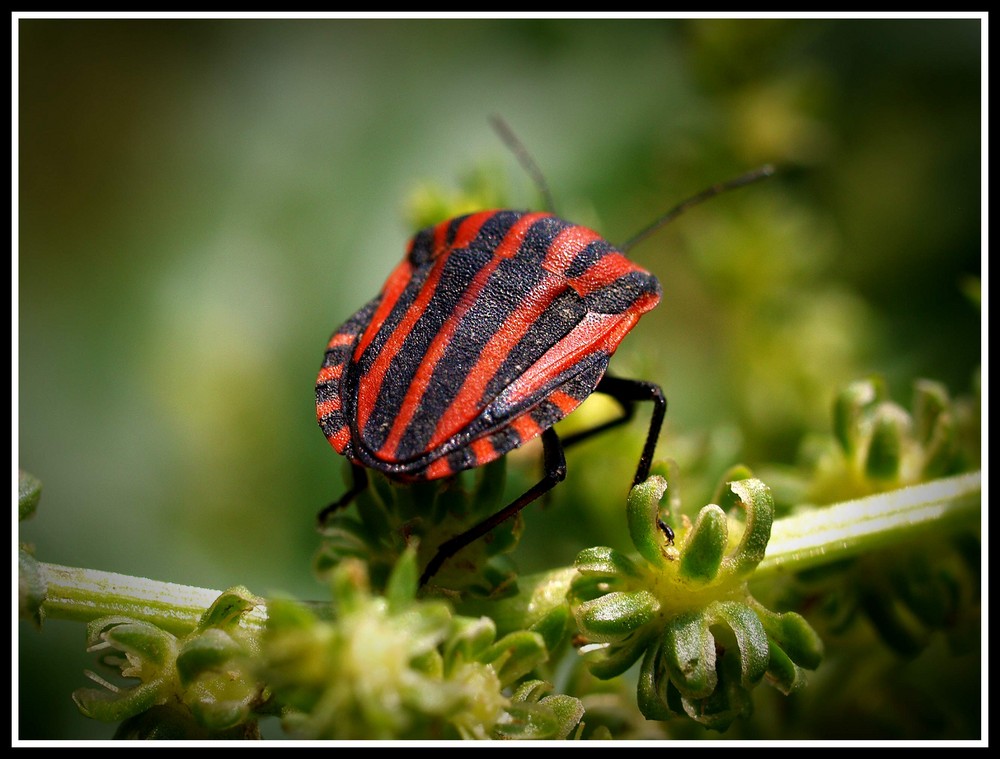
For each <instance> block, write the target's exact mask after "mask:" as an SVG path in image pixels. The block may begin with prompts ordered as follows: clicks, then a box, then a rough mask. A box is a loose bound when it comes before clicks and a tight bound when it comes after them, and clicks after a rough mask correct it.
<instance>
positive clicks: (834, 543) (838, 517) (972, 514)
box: [753, 472, 982, 580]
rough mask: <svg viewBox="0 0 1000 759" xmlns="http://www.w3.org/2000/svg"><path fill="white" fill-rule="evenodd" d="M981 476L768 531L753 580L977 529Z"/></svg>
mask: <svg viewBox="0 0 1000 759" xmlns="http://www.w3.org/2000/svg"><path fill="white" fill-rule="evenodd" d="M981 501H982V473H981V472H969V473H967V474H961V475H957V476H955V477H944V478H941V479H937V480H933V481H931V482H927V483H924V484H922V485H913V486H911V487H906V488H900V489H898V490H890V491H887V492H885V493H878V494H877V495H872V496H868V497H866V498H858V499H856V500H853V501H844V502H842V503H838V504H834V505H831V506H826V507H823V508H816V509H807V510H804V511H802V512H801V513H798V514H794V515H792V516H788V517H784V518H783V519H779V520H777V521H776V522H775V523H774V526H773V527H772V528H771V540H770V542H769V543H768V544H767V553H766V554H765V556H764V560H763V561H762V562H761V563H760V564H758V565H757V569H756V570H755V571H754V574H753V579H754V580H758V579H762V578H767V577H769V576H773V575H777V574H787V573H788V572H798V571H801V570H804V569H809V568H810V567H814V566H817V565H819V564H829V563H832V562H836V561H841V560H843V559H849V558H853V557H855V556H858V555H860V554H863V553H867V552H869V551H875V550H878V549H880V548H885V547H887V546H890V545H896V544H899V543H903V542H907V541H910V540H913V539H914V538H915V537H918V536H920V535H930V536H940V535H945V534H948V533H951V532H954V531H955V530H958V529H963V528H966V527H968V526H969V525H978V524H979V518H980V513H981Z"/></svg>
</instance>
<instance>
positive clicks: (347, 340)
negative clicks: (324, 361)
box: [326, 332, 356, 350]
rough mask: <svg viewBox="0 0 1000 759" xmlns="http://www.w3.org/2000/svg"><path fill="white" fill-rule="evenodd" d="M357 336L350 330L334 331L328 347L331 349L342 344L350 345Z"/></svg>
mask: <svg viewBox="0 0 1000 759" xmlns="http://www.w3.org/2000/svg"><path fill="white" fill-rule="evenodd" d="M355 337H356V335H352V334H351V333H350V332H334V333H333V335H332V336H331V337H330V342H328V343H327V344H326V349H327V350H331V349H333V348H339V347H340V346H342V345H350V344H351V343H353V342H354V338H355Z"/></svg>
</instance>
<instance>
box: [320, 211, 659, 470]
mask: <svg viewBox="0 0 1000 759" xmlns="http://www.w3.org/2000/svg"><path fill="white" fill-rule="evenodd" d="M660 294H661V291H660V285H659V282H658V281H657V279H656V277H654V276H653V275H652V274H650V273H649V272H647V271H645V270H644V269H642V268H640V267H638V266H636V265H635V264H633V263H632V262H631V261H629V260H628V259H627V258H626V257H625V256H624V255H622V254H621V253H620V252H619V251H617V250H615V248H614V247H613V246H611V244H610V243H608V242H607V241H606V240H604V239H603V238H601V237H600V235H598V234H597V233H596V232H593V231H592V230H590V229H587V228H586V227H581V226H579V225H576V224H572V223H570V222H567V221H564V220H562V219H559V218H557V217H555V216H552V215H551V214H547V213H529V212H523V211H507V210H505V211H484V212H481V213H476V214H470V215H468V216H461V217H458V218H455V219H451V220H449V221H445V222H442V223H440V224H438V225H436V226H434V227H429V228H427V229H425V230H423V231H421V232H419V233H418V234H417V235H415V236H414V238H413V239H412V240H411V241H410V246H409V250H408V252H407V255H406V257H405V258H404V260H403V261H402V263H400V264H399V265H398V266H397V267H396V269H395V270H394V271H393V273H392V274H391V275H390V277H389V279H388V281H387V282H386V283H385V286H384V287H383V288H382V292H381V293H380V294H379V295H378V297H376V298H375V299H374V300H372V301H371V302H369V303H368V304H367V305H366V306H364V307H363V308H362V309H361V310H360V311H358V312H357V313H356V314H354V316H352V317H351V318H350V319H349V320H348V321H347V323H346V324H344V325H343V326H342V327H341V328H340V329H338V330H337V331H336V332H335V333H334V334H333V336H332V337H331V338H330V342H329V344H328V345H327V351H326V355H325V358H324V361H323V365H322V368H321V369H320V372H319V376H318V377H317V380H316V416H317V419H318V421H319V425H320V428H321V429H322V430H323V433H324V434H325V435H326V437H327V439H328V440H329V442H330V444H331V445H332V446H333V447H334V448H335V449H336V450H337V451H338V452H339V453H341V454H343V455H344V456H346V457H347V458H348V459H350V460H351V461H353V462H354V463H356V464H360V465H362V466H366V467H369V468H373V469H377V470H379V471H382V472H384V473H386V474H387V475H389V476H391V477H395V478H396V479H400V480H420V479H437V478H441V477H447V476H449V475H451V474H454V473H455V472H458V471H461V470H463V469H470V468H473V467H476V466H481V465H483V464H486V463H488V462H489V461H492V460H493V459H495V458H497V457H499V456H502V455H503V454H505V453H507V452H508V451H510V450H512V449H514V448H517V447H518V446H520V445H523V444H524V443H526V442H528V441H529V440H531V439H532V438H534V437H536V436H538V435H539V434H541V432H542V431H543V430H545V429H546V428H548V427H551V426H552V425H553V424H555V423H556V422H557V421H559V420H560V419H562V418H563V417H564V416H566V414H568V413H570V412H571V411H573V409H575V408H576V407H577V406H578V405H579V404H580V403H581V402H582V401H583V400H584V399H585V398H586V397H587V396H588V395H590V393H592V392H593V391H594V388H595V387H596V386H597V383H598V382H599V381H600V379H601V377H603V376H604V372H605V370H606V369H607V366H608V360H609V359H610V357H611V355H612V354H613V353H614V352H615V349H616V348H617V347H618V345H619V343H620V342H621V341H622V340H623V339H624V337H625V335H627V334H628V332H629V331H630V330H631V329H632V327H633V326H635V323H636V322H637V321H638V320H639V317H640V316H641V315H642V314H644V313H645V312H647V311H649V310H650V309H652V308H654V307H655V306H656V304H657V303H659V300H660Z"/></svg>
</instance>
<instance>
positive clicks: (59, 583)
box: [38, 472, 982, 634]
mask: <svg viewBox="0 0 1000 759" xmlns="http://www.w3.org/2000/svg"><path fill="white" fill-rule="evenodd" d="M981 500H982V474H981V473H980V472H971V473H968V474H963V475H958V476H956V477H948V478H942V479H938V480H934V481H933V482H929V483H926V484H923V485H915V486H913V487H909V488H902V489H899V490H893V491H890V492H886V493H880V494H878V495H874V496H869V497H867V498H860V499H857V500H854V501H845V502H843V503H838V504H834V505H832V506H827V507H823V508H816V509H809V510H806V511H803V512H802V513H800V514H795V515H792V516H789V517H784V518H782V519H779V520H778V521H776V522H775V523H774V526H773V528H772V530H771V541H770V542H769V543H768V547H767V553H766V555H765V557H764V560H763V561H762V562H761V563H760V565H758V567H757V569H756V571H755V572H754V575H753V579H754V580H757V579H761V578H766V577H768V576H773V575H777V574H782V573H789V572H797V571H801V570H804V569H808V568H810V567H814V566H817V565H820V564H826V563H831V562H836V561H841V560H843V559H847V558H851V557H853V556H857V555H859V554H861V553H864V552H867V551H872V550H877V549H879V548H884V547H887V546H890V545H894V544H899V543H903V542H906V541H909V540H912V539H914V538H915V537H917V536H919V535H921V534H925V535H928V534H929V535H942V534H947V533H950V532H952V531H954V530H957V529H961V528H965V527H967V526H969V525H976V524H978V520H979V516H980V512H981ZM38 568H39V571H40V573H41V578H42V579H43V580H44V583H45V591H44V601H43V602H42V612H43V614H44V616H45V617H47V618H54V619H68V620H76V621H79V622H88V621H90V620H92V619H97V618H99V617H103V616H108V615H122V616H127V617H131V618H134V619H139V620H143V621H147V622H151V623H153V624H156V625H157V626H159V627H160V628H162V629H164V630H167V631H169V632H172V633H174V634H185V633H188V632H190V631H191V630H193V629H194V628H195V626H196V625H197V623H198V620H199V618H200V617H201V615H202V613H203V612H204V611H205V610H206V609H208V607H209V606H211V604H212V602H213V601H215V599H216V598H218V596H219V595H220V592H221V591H218V590H210V589H206V588H196V587H191V586H187V585H176V584H174V583H166V582H158V581H155V580H148V579H145V578H141V577H130V576H126V575H120V574H114V573H111V572H101V571H98V570H94V569H75V568H72V567H63V566H59V565H57V564H45V563H39V564H38ZM575 574H576V570H575V569H574V568H573V567H560V568H558V569H553V570H549V571H547V572H542V573H538V574H535V575H527V576H524V577H521V578H520V580H519V581H518V584H519V587H520V589H521V592H520V593H518V595H516V596H514V597H512V598H509V599H504V600H502V601H496V602H489V601H478V602H470V603H468V604H466V605H464V606H463V607H462V609H461V611H462V612H463V613H466V614H487V615H489V616H490V617H491V618H493V620H494V621H495V622H496V623H497V627H498V629H499V630H501V631H503V630H515V629H524V628H527V627H530V626H531V625H532V624H534V623H535V622H537V621H539V620H540V619H542V618H543V617H544V616H545V615H546V614H548V613H549V612H550V611H551V610H553V609H554V608H555V607H556V606H558V605H559V604H561V603H563V602H564V601H565V597H566V592H567V591H568V590H569V586H570V583H571V582H572V580H573V577H574V576H575ZM310 606H316V607H319V608H322V605H321V604H310ZM265 619H266V610H265V609H263V608H258V609H254V610H253V611H252V612H250V614H248V615H247V616H246V617H245V619H244V624H248V625H251V626H256V627H259V626H261V625H263V622H264V620H265Z"/></svg>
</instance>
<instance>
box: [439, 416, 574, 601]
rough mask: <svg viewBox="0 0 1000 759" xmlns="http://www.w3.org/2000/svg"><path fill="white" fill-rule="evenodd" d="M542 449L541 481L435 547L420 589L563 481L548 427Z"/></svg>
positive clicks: (562, 462)
mask: <svg viewBox="0 0 1000 759" xmlns="http://www.w3.org/2000/svg"><path fill="white" fill-rule="evenodd" d="M542 446H543V448H542V450H543V452H544V453H543V456H544V463H545V474H544V476H543V477H542V479H541V480H540V481H539V482H538V483H536V484H535V486H534V487H532V488H531V489H530V490H528V492H526V493H525V494H524V495H522V496H521V497H520V498H518V499H517V500H515V501H513V502H512V503H511V504H510V505H508V506H506V507H505V508H503V509H501V510H500V511H498V512H497V513H496V514H494V515H493V516H491V517H487V518H486V519H484V520H483V521H481V522H480V523H479V524H477V525H474V526H473V527H470V528H469V529H468V530H466V531H465V532H463V533H460V534H458V535H456V536H455V537H453V538H449V539H448V540H446V541H445V542H444V543H442V544H441V545H440V546H438V550H437V553H436V554H434V558H433V559H431V560H430V563H428V565H427V568H426V569H425V570H424V573H423V575H421V577H420V584H421V585H425V584H426V583H427V581H428V580H429V579H430V578H431V577H433V576H434V575H435V574H437V572H438V570H439V569H441V565H442V564H444V562H445V561H447V560H448V559H449V558H451V557H452V556H454V555H455V554H456V553H458V552H459V551H461V550H462V549H463V548H465V546H467V545H469V543H472V542H473V541H474V540H478V539H479V538H481V537H482V536H483V535H485V534H486V533H488V532H489V531H490V530H492V529H493V528H494V527H496V526H497V525H499V524H502V523H503V522H506V521H507V520H508V519H510V518H512V517H513V516H515V515H516V514H517V513H518V512H519V511H521V509H523V508H524V507H525V506H527V505H528V504H529V503H531V502H532V501H534V500H536V499H537V498H539V497H540V496H541V495H542V494H544V493H545V492H547V491H549V490H551V489H552V488H554V487H555V486H556V485H557V484H559V483H560V482H562V481H563V480H564V479H565V478H566V457H565V455H564V454H563V446H562V443H561V442H560V440H559V436H558V435H557V434H556V431H555V430H554V429H552V428H551V427H549V428H548V429H547V430H545V431H544V432H543V433H542Z"/></svg>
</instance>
